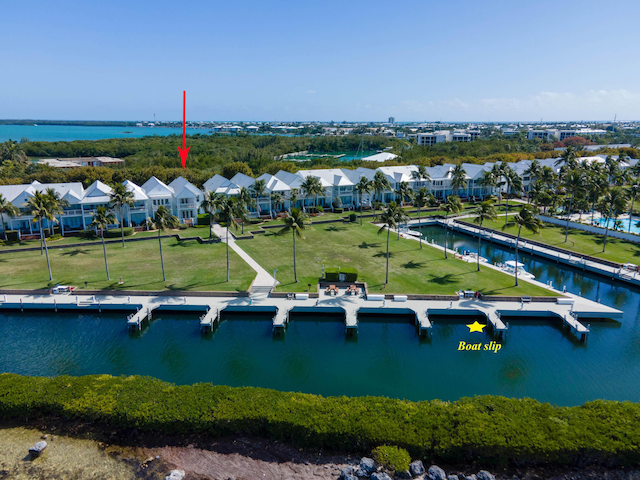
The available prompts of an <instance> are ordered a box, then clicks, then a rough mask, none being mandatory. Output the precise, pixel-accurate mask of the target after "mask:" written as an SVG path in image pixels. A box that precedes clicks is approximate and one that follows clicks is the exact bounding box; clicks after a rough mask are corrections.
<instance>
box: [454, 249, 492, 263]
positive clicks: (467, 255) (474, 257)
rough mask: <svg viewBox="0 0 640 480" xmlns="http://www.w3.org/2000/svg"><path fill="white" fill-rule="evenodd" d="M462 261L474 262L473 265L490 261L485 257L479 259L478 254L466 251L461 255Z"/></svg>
mask: <svg viewBox="0 0 640 480" xmlns="http://www.w3.org/2000/svg"><path fill="white" fill-rule="evenodd" d="M460 260H464V261H465V262H473V263H477V262H478V260H480V263H487V262H488V260H487V259H486V258H484V257H479V258H478V254H477V253H476V252H472V251H470V250H465V251H464V252H463V253H462V254H461V255H460Z"/></svg>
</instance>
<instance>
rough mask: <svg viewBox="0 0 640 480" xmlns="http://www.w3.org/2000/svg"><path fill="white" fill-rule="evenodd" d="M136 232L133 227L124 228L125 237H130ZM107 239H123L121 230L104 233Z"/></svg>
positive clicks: (110, 230) (116, 229)
mask: <svg viewBox="0 0 640 480" xmlns="http://www.w3.org/2000/svg"><path fill="white" fill-rule="evenodd" d="M134 232H135V230H134V228H133V227H124V236H125V237H130V236H131V235H133V233H134ZM104 237H105V238H116V237H122V231H121V230H120V229H119V228H111V229H109V230H105V231H104Z"/></svg>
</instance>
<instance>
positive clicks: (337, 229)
mask: <svg viewBox="0 0 640 480" xmlns="http://www.w3.org/2000/svg"><path fill="white" fill-rule="evenodd" d="M346 229H347V227H338V226H336V225H333V224H332V225H330V226H328V227H327V228H325V229H324V231H325V232H343V231H345V230H346Z"/></svg>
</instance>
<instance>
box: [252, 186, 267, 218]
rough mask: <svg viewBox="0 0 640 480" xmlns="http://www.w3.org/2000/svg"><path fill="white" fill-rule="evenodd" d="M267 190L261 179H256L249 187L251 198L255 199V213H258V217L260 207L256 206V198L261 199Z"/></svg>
mask: <svg viewBox="0 0 640 480" xmlns="http://www.w3.org/2000/svg"><path fill="white" fill-rule="evenodd" d="M266 188H267V182H266V181H265V180H263V179H258V180H256V181H255V182H253V184H252V185H251V187H250V191H251V193H252V194H253V196H254V197H255V198H256V211H257V212H258V215H260V206H259V204H258V197H261V196H263V195H264V191H265V190H266Z"/></svg>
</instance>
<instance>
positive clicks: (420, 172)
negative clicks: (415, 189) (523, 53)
mask: <svg viewBox="0 0 640 480" xmlns="http://www.w3.org/2000/svg"><path fill="white" fill-rule="evenodd" d="M411 178H413V180H414V181H416V182H430V181H431V175H429V172H428V171H427V167H425V166H424V165H418V169H417V170H414V171H413V172H411Z"/></svg>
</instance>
